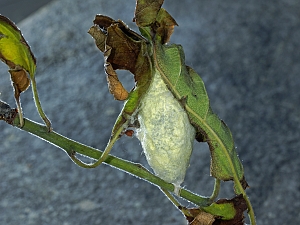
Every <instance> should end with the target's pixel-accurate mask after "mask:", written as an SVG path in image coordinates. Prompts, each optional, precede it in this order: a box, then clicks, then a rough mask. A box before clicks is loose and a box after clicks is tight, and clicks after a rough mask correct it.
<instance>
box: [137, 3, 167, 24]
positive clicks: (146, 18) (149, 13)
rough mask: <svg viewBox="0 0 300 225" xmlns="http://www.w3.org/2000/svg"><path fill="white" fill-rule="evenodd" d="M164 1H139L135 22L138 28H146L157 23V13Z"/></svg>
mask: <svg viewBox="0 0 300 225" xmlns="http://www.w3.org/2000/svg"><path fill="white" fill-rule="evenodd" d="M163 2H164V0H137V2H136V6H135V12H134V19H133V20H134V21H135V22H136V24H137V26H138V27H145V26H148V25H151V24H153V23H154V22H155V21H156V17H157V13H158V11H159V10H160V8H161V6H162V4H163Z"/></svg>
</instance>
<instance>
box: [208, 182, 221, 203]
mask: <svg viewBox="0 0 300 225" xmlns="http://www.w3.org/2000/svg"><path fill="white" fill-rule="evenodd" d="M220 187H221V180H220V179H217V178H215V185H214V190H213V193H212V194H211V196H210V197H209V199H210V202H211V203H212V202H213V201H214V200H215V199H216V198H217V197H218V195H219V192H220Z"/></svg>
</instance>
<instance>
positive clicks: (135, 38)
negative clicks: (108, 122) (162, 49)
mask: <svg viewBox="0 0 300 225" xmlns="http://www.w3.org/2000/svg"><path fill="white" fill-rule="evenodd" d="M88 33H89V34H90V35H91V36H92V37H93V38H94V39H95V43H96V45H97V47H98V48H99V50H100V51H102V52H103V53H104V60H105V72H106V75H107V80H108V86H109V90H110V92H111V93H112V94H113V96H114V97H115V99H117V100H127V101H126V103H125V105H124V108H123V109H122V112H121V113H120V116H119V117H118V119H117V121H116V123H115V126H114V128H113V130H112V135H114V134H115V133H116V132H117V130H119V128H120V127H124V123H125V122H126V119H125V118H128V116H130V115H132V114H133V112H134V111H135V110H136V109H137V107H138V105H139V103H140V100H141V98H142V96H143V95H144V94H145V93H146V90H147V89H148V87H149V85H150V82H149V81H150V80H151V77H152V75H153V73H152V71H153V69H152V59H151V58H150V57H149V46H150V44H149V43H148V42H147V40H146V39H145V38H144V37H142V36H141V35H139V34H137V33H135V32H134V31H132V30H130V29H129V28H128V27H127V25H126V24H124V23H123V22H122V21H120V20H118V21H115V20H113V19H111V18H110V17H108V16H103V15H96V17H95V19H94V26H92V27H91V28H90V30H89V31H88ZM118 69H124V70H128V71H130V72H131V73H132V74H133V75H134V80H135V87H134V88H133V89H132V90H131V91H130V93H129V94H128V92H127V90H125V88H124V87H123V85H122V83H121V82H120V80H119V79H118V75H117V73H116V70H118Z"/></svg>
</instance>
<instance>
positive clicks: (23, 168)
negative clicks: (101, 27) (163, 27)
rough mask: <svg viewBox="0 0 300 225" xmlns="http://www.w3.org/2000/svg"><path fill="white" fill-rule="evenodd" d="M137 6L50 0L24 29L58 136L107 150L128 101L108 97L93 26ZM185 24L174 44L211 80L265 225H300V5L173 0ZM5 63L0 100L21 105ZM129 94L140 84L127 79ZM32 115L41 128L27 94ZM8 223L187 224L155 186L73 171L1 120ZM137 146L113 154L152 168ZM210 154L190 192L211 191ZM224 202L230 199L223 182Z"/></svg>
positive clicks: (118, 175) (2, 209) (200, 157)
mask: <svg viewBox="0 0 300 225" xmlns="http://www.w3.org/2000/svg"><path fill="white" fill-rule="evenodd" d="M134 6H135V1H134V0H130V1H126V2H125V1H122V2H121V1H117V0H110V1H104V0H89V1H79V0H61V1H54V2H53V3H52V4H50V5H48V6H47V7H46V8H44V9H42V10H40V11H38V12H37V13H36V14H34V15H32V16H31V17H29V18H28V19H26V20H24V21H22V22H21V23H19V24H18V26H19V27H20V28H21V30H22V31H23V33H24V36H25V38H26V39H27V41H28V42H29V43H30V45H31V46H32V50H33V52H34V53H35V55H36V57H37V60H38V70H37V74H36V76H37V82H38V88H39V93H40V97H41V101H42V104H43V106H44V109H45V112H46V113H47V115H48V116H49V118H51V120H52V122H53V127H54V129H55V130H56V131H57V132H59V133H62V134H63V135H66V136H68V137H70V138H72V139H75V140H77V141H80V142H83V143H85V144H88V145H91V146H93V147H97V148H99V149H103V148H104V147H105V145H106V142H107V140H108V137H109V135H110V131H111V128H112V126H113V123H114V120H115V118H116V117H117V115H118V112H119V111H120V109H121V107H122V104H121V103H118V102H116V101H114V100H113V97H112V96H110V94H109V93H108V90H107V84H106V79H105V75H104V72H103V57H102V54H101V53H100V52H99V51H98V50H97V49H96V48H95V46H94V43H93V40H92V38H91V37H90V36H89V35H88V34H87V30H88V29H89V27H90V26H91V25H92V21H93V18H94V15H95V14H97V13H101V14H106V15H109V16H111V17H113V18H116V19H118V18H120V19H122V20H124V21H125V22H126V23H127V24H128V25H129V26H130V27H132V28H134V29H135V26H134V24H133V23H132V22H131V21H132V17H133V11H134ZM164 8H166V9H167V10H168V11H169V12H170V13H171V15H173V16H174V18H175V19H176V20H177V22H178V24H179V25H180V26H179V27H178V28H176V31H175V33H174V35H173V37H172V39H171V41H172V42H175V43H181V44H182V45H183V47H184V49H185V53H186V61H187V64H188V65H191V66H192V67H193V68H194V69H195V70H196V71H197V72H198V73H199V74H200V75H201V76H202V77H203V79H204V81H205V83H206V87H207V91H208V93H209V96H210V99H211V103H212V107H213V109H214V111H215V112H216V113H218V114H219V116H220V117H221V118H222V119H223V120H224V121H225V122H226V123H227V124H228V126H229V127H230V128H231V130H232V133H233V136H234V138H235V142H236V146H237V151H238V153H239V156H240V158H241V160H242V162H243V165H244V168H245V175H246V178H247V181H248V183H249V185H250V186H251V188H250V189H248V193H249V196H250V198H251V201H252V203H253V206H254V209H255V211H256V216H257V224H280V225H284V224H299V223H300V217H299V211H300V204H299V202H298V200H299V199H300V194H299V193H300V181H299V173H300V158H299V149H300V142H299V136H300V129H299V128H300V126H299V124H300V108H299V99H300V91H299V87H300V78H299V71H300V63H299V62H300V51H299V49H300V42H299V40H300V29H299V27H300V14H299V11H300V2H299V1H298V0H287V1H279V0H273V1H272V2H271V1H269V2H265V1H259V0H253V1H238V2H237V1H234V0H227V1H211V0H203V1H192V0H186V1H179V0H176V1H175V0H173V1H168V0H166V3H165V5H164ZM6 70H7V68H6V66H5V65H4V64H0V77H1V83H0V92H1V95H0V98H1V99H2V100H4V101H6V102H8V103H9V104H10V105H12V106H13V105H14V100H13V98H12V88H11V87H10V82H9V78H8V77H9V76H8V74H7V72H6ZM122 80H123V81H124V82H125V83H127V84H128V85H127V86H128V87H130V85H132V84H133V82H132V77H131V76H128V75H127V74H124V75H123V77H122ZM21 100H22V106H23V110H24V112H25V116H26V117H28V118H30V119H33V120H37V121H40V119H39V116H38V114H37V113H36V110H35V106H34V103H33V100H32V93H31V91H30V90H29V91H27V92H26V93H23V94H22V96H21ZM0 131H1V132H0V140H1V143H0V153H1V154H0V155H1V157H0V171H1V173H0V179H1V181H0V196H1V198H0V222H1V224H26V225H27V224H28V225H30V224H50V225H51V224H53V225H54V224H55V225H56V224H63V225H68V224H72V225H77V224H78V225H79V224H147V225H148V224H153V225H155V224H184V219H183V217H182V215H181V213H180V212H178V211H177V210H176V209H175V208H174V206H173V205H172V204H171V203H170V202H168V200H167V199H166V198H165V197H164V195H163V194H162V193H161V192H160V191H159V189H158V188H156V187H154V186H152V185H150V184H148V183H146V182H144V181H142V180H139V179H136V178H134V177H132V176H129V175H128V174H125V173H123V172H121V171H118V170H115V169H113V168H111V167H109V166H105V165H102V166H101V167H98V168H96V169H93V170H87V169H82V168H79V167H77V166H76V165H74V164H73V163H72V162H71V161H70V160H69V158H68V156H67V155H66V154H65V153H64V152H63V151H60V150H58V149H57V148H56V147H54V146H51V145H50V144H48V143H46V142H43V141H42V140H39V139H37V138H35V137H33V136H31V135H29V134H27V133H25V132H22V131H20V130H18V129H15V128H12V127H10V126H8V125H6V124H5V123H3V122H1V123H0ZM141 152H142V149H141V146H140V144H139V142H138V141H137V140H136V139H134V138H133V139H130V138H128V137H123V138H122V139H120V140H119V141H118V143H117V144H116V146H115V148H114V150H113V154H116V155H118V156H120V157H124V158H126V159H128V160H133V161H136V162H141V163H146V162H145V158H144V156H143V154H142V153H141ZM208 173H209V151H208V149H207V147H206V145H204V144H197V145H196V149H195V151H194V153H193V159H192V161H191V166H190V168H189V169H188V174H187V176H186V180H185V182H184V185H186V187H187V188H189V189H190V190H193V191H195V192H197V193H199V194H203V195H209V194H210V191H211V188H212V178H210V177H209V176H208ZM224 186H225V191H224V192H223V193H222V196H231V192H230V189H231V184H229V185H228V184H226V185H225V184H224Z"/></svg>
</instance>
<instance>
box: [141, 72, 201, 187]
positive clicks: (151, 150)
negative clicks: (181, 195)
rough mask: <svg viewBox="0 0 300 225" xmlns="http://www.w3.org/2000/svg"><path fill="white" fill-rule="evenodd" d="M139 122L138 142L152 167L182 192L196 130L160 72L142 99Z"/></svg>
mask: <svg viewBox="0 0 300 225" xmlns="http://www.w3.org/2000/svg"><path fill="white" fill-rule="evenodd" d="M138 121H139V123H140V128H139V129H137V138H138V139H139V140H140V142H141V144H142V147H143V150H144V153H145V155H146V158H147V161H148V163H149V165H150V166H151V168H152V169H153V170H154V173H155V174H156V175H157V176H158V177H160V178H162V179H163V180H165V181H167V182H169V183H173V184H174V185H175V187H176V188H177V190H179V188H180V184H181V183H182V182H183V180H184V177H185V174H186V169H187V167H188V166H189V161H190V156H191V153H192V149H193V141H194V139H195V129H194V127H193V126H192V125H191V124H190V121H189V118H188V116H187V113H186V112H185V110H184V109H183V107H182V106H181V105H180V103H179V102H178V100H177V99H175V98H174V96H173V95H172V93H171V92H170V90H169V89H168V88H167V86H166V85H165V83H164V81H163V80H162V78H161V75H160V74H159V72H158V71H156V72H155V75H154V78H153V81H152V83H151V84H150V87H149V90H148V92H147V93H146V94H145V96H144V97H143V99H142V103H141V107H140V108H139V112H138Z"/></svg>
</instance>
